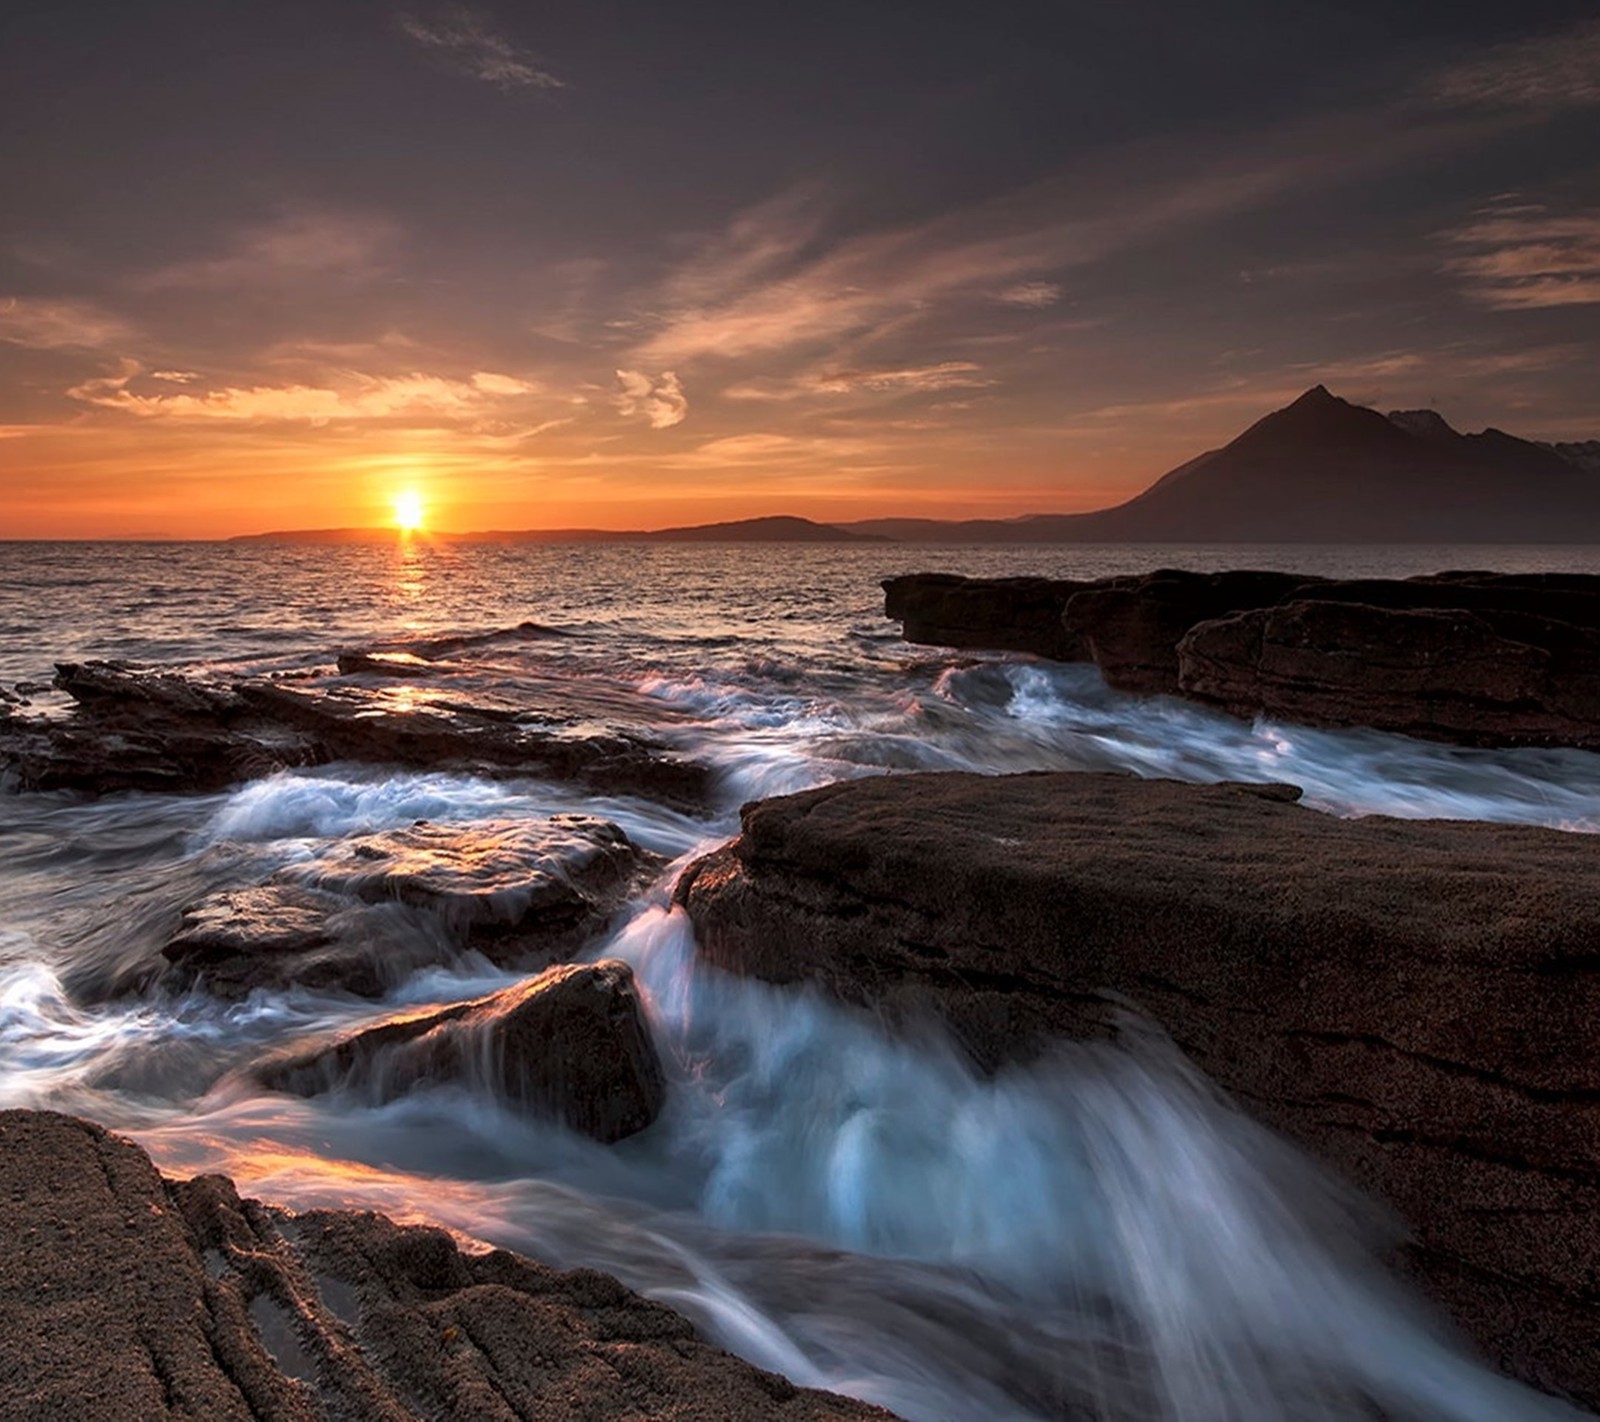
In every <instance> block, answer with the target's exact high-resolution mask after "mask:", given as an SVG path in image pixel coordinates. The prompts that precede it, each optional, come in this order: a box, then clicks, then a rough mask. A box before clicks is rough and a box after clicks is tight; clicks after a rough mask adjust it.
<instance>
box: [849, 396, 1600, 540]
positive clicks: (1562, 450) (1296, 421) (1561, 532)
mask: <svg viewBox="0 0 1600 1422" xmlns="http://www.w3.org/2000/svg"><path fill="white" fill-rule="evenodd" d="M1592 450H1593V446H1592V445H1585V444H1578V445H1563V446H1550V445H1543V444H1536V443H1534V442H1533V441H1531V440H1524V439H1518V438H1516V437H1515V436H1514V435H1509V434H1506V433H1505V432H1504V431H1503V430H1496V429H1488V430H1484V431H1483V432H1482V433H1480V434H1470V435H1464V434H1460V433H1458V432H1457V431H1456V430H1454V429H1452V428H1451V427H1450V426H1449V425H1448V424H1447V423H1446V422H1445V421H1444V420H1443V419H1441V418H1440V417H1439V416H1438V415H1437V414H1435V413H1434V412H1433V411H1431V410H1404V411H1396V412H1395V413H1394V414H1393V415H1391V416H1385V415H1381V414H1379V413H1378V412H1377V411H1376V410H1370V409H1367V408H1366V407H1364V406H1361V405H1352V404H1351V403H1350V402H1349V401H1347V400H1341V399H1339V398H1338V396H1336V395H1332V394H1330V393H1329V392H1328V390H1327V389H1326V388H1324V387H1323V386H1321V385H1318V386H1315V387H1313V388H1312V389H1310V390H1308V391H1306V393H1305V394H1304V395H1302V396H1301V397H1300V398H1299V399H1298V400H1296V401H1295V402H1294V403H1293V404H1291V405H1288V406H1286V407H1285V408H1284V409H1281V410H1277V411H1274V412H1273V413H1272V414H1270V415H1267V416H1266V417H1265V418H1264V419H1261V420H1258V421H1257V422H1256V423H1255V424H1253V425H1251V426H1250V428H1249V429H1247V430H1246V431H1245V432H1244V433H1243V434H1241V435H1240V436H1239V437H1238V438H1237V439H1235V440H1234V441H1233V442H1232V443H1230V444H1227V445H1224V446H1223V447H1222V448H1221V449H1214V450H1209V451H1207V452H1206V453H1205V454H1201V455H1198V456H1197V457H1196V458H1194V459H1191V460H1189V461H1188V462H1186V463H1184V464H1180V465H1179V466H1178V467H1177V468H1176V469H1174V470H1172V471H1171V472H1170V473H1168V474H1166V475H1164V476H1163V477H1162V478H1160V479H1158V480H1156V482H1155V483H1154V484H1152V485H1151V486H1150V487H1149V488H1148V489H1146V490H1145V491H1144V492H1143V493H1142V494H1139V495H1137V496H1136V497H1134V498H1132V499H1129V500H1128V501H1127V502H1126V503H1123V504H1118V505H1116V506H1115V507H1114V508H1109V509H1101V510H1098V511H1097V512H1094V513H1084V514H1038V515H1034V516H1032V517H1028V518H1019V519H974V520H967V521H965V522H952V523H947V522H941V521H935V520H926V519H868V520H865V521H862V522H859V523H851V524H847V525H845V526H846V527H848V528H850V529H852V530H855V531H857V532H862V533H876V534H880V535H884V536H887V537H890V538H897V539H907V540H917V541H927V542H941V543H964V542H972V543H1102V542H1103V543H1141V542H1148V543H1173V542H1178V543H1213V542H1214V543H1233V542H1241V543H1600V472H1597V470H1596V468H1595V467H1594V464H1593V462H1592V453H1591V451H1592Z"/></svg>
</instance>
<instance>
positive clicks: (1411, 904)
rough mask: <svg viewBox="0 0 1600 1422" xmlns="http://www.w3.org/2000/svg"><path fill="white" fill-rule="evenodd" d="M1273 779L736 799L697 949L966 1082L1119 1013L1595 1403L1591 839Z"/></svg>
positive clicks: (1595, 980) (1094, 1031) (1525, 1360)
mask: <svg viewBox="0 0 1600 1422" xmlns="http://www.w3.org/2000/svg"><path fill="white" fill-rule="evenodd" d="M1294 798H1295V794H1294V792H1293V790H1292V789H1285V788H1284V787H1259V786H1249V787H1239V786H1193V785H1181V784H1177V783H1175V782H1165V781H1142V780H1137V779H1133V778H1128V777H1122V776H1115V775H1088V774H1061V775H1055V774H1040V775H1023V776H1004V777H983V776H972V775H910V776H895V777H885V778H878V779H870V780H862V781H856V782H851V783H848V784H842V785H835V786H831V787H828V788H825V789H821V790H816V791H811V792H808V793H806V794H802V795H796V796H790V797H786V798H783V799H778V800H771V801H766V802H763V803H759V804H755V805H750V806H746V808H745V810H744V813H743V831H742V833H741V834H740V836H739V837H738V838H737V839H736V840H735V841H733V843H732V844H730V845H729V846H727V847H726V848H724V849H722V850H719V851H717V852H715V853H713V854H712V855H710V856H708V857H706V858H704V859H702V860H700V861H698V863H697V864H695V865H694V866H692V867H691V868H690V870H689V871H688V872H687V873H686V874H685V875H684V877H683V879H682V881H681V883H680V886H679V890H678V897H679V901H680V902H681V903H682V904H683V905H684V906H685V907H686V909H687V910H688V913H689V915H690V917H691V918H692V919H693V921H694V923H695V926H696V929H697V932H698V934H699V938H700V942H701V946H702V950H703V951H704V952H705V953H706V954H707V955H708V956H709V957H710V958H711V959H712V960H713V961H715V962H717V963H719V964H721V965H722V966H724V967H726V968H728V969H731V970H733V971H735V972H739V973H744V974H748V975H751V976H755V977H759V978H764V979H767V980H770V981H775V982H802V981H806V982H815V983H818V984H820V985H822V986H823V987H824V988H826V989H827V990H828V991H830V992H831V993H833V994H834V995H836V996H837V997H839V998H841V999H843V1000H845V1001H848V1002H852V1003H857V1004H861V1005H864V1006H867V1007H869V1008H870V1009H872V1010H873V1011H875V1012H877V1013H878V1014H880V1015H881V1016H883V1017H884V1018H885V1019H886V1020H888V1021H890V1022H898V1023H901V1024H909V1023H914V1022H915V1021H917V1020H919V1019H920V1018H922V1017H924V1016H932V1017H934V1018H936V1019H938V1020H940V1021H942V1022H943V1023H944V1024H945V1025H946V1026H948V1027H949V1028H950V1029H951V1030H952V1031H953V1032H954V1034H955V1035H956V1037H957V1038H958V1039H959V1040H960V1041H961V1042H962V1043H963V1044H964V1045H965V1046H966V1047H967V1049H968V1050H969V1051H970V1052H971V1053H972V1055H973V1056H974V1057H975V1059H976V1060H977V1061H978V1062H980V1063H981V1064H982V1065H983V1066H985V1067H986V1068H990V1069H994V1068H999V1067H1002V1066H1004V1065H1005V1064H1007V1063H1009V1062H1013V1061H1018V1060H1022V1059H1025V1058H1027V1057H1029V1056H1030V1055H1032V1054H1034V1053H1037V1052H1039V1051H1041V1050H1042V1049H1044V1047H1045V1046H1046V1044H1047V1043H1048V1042H1049V1041H1050V1040H1051V1039H1052V1038H1059V1037H1062V1036H1067V1037H1083V1036H1092V1035H1101V1034H1104V1033H1105V1032H1107V1031H1108V1030H1110V1027H1109V1025H1108V1024H1110V1023H1112V1022H1113V1021H1114V1019H1115V1017H1116V1015H1117V1014H1118V1013H1119V1012H1120V1011H1123V1010H1124V1009H1126V1008H1129V1007H1132V1008H1134V1009H1135V1010H1137V1012H1139V1013H1141V1014H1145V1015H1148V1017H1150V1018H1153V1019H1154V1020H1155V1021H1156V1022H1157V1023H1159V1025H1160V1026H1161V1027H1162V1028H1163V1029H1164V1030H1165V1031H1166V1032H1167V1033H1168V1034H1170V1036H1171V1037H1172V1039H1173V1040H1174V1042H1176V1044H1177V1045H1178V1046H1179V1047H1180V1048H1181V1049H1182V1050H1183V1051H1184V1052H1185V1053H1186V1054H1187V1055H1188V1056H1189V1057H1190V1058H1192V1059H1193V1060H1194V1061H1195V1062H1196V1063H1197V1064H1198V1065H1199V1066H1200V1067H1201V1068H1202V1069H1203V1070H1204V1071H1205V1072H1206V1073H1207V1074H1208V1075H1209V1076H1210V1077H1211V1078H1212V1079H1213V1080H1215V1081H1216V1082H1218V1083H1219V1084H1220V1085H1222V1086H1223V1087H1224V1088H1225V1089H1226V1090H1228V1091H1229V1092H1230V1093H1232V1094H1233V1095H1234V1096H1235V1097H1236V1098H1237V1099H1238V1100H1239V1102H1240V1103H1241V1104H1242V1105H1243V1106H1244V1107H1245V1108H1246V1109H1247V1110H1249V1111H1250V1112H1251V1113H1252V1114H1253V1115H1255V1116H1256V1117H1257V1118H1258V1119H1260V1120H1262V1121H1264V1122H1266V1123H1267V1124H1269V1125H1271V1126H1273V1127H1275V1128H1276V1129H1278V1130H1281V1131H1283V1132H1284V1133H1285V1134H1287V1135H1288V1136H1290V1137H1291V1138H1293V1139H1294V1140H1296V1141H1298V1142H1299V1143H1301V1144H1302V1145H1304V1146H1306V1147H1307V1148H1309V1149H1310V1150H1311V1151H1312V1152H1313V1153H1314V1154H1316V1155H1318V1156H1320V1157H1321V1158H1322V1159H1323V1160H1325V1161H1327V1162H1329V1163H1330V1164H1332V1165H1333V1166H1335V1167H1336V1168H1337V1169H1338V1170H1340V1171H1341V1172H1342V1173H1343V1174H1345V1175H1346V1176H1347V1177H1348V1178H1350V1179H1352V1180H1354V1181H1355V1182H1356V1183H1357V1184H1358V1185H1360V1186H1362V1187H1363V1188H1364V1189H1366V1190H1368V1191H1370V1192H1372V1193H1373V1194H1375V1195H1376V1196H1377V1197H1378V1198H1379V1199H1381V1200H1383V1201H1385V1202H1387V1203H1388V1204H1389V1205H1391V1206H1392V1207H1394V1208H1395V1209H1396V1210H1397V1212H1398V1213H1399V1214H1400V1215H1401V1216H1402V1217H1403V1219H1404V1220H1405V1221H1406V1223H1407V1225H1408V1226H1409V1227H1410V1228H1411V1229H1412V1230H1413V1231H1414V1232H1415V1240H1416V1242H1415V1244H1414V1246H1412V1247H1411V1248H1410V1249H1409V1250H1408V1252H1407V1254H1406V1256H1405V1259H1404V1260H1403V1261H1402V1262H1403V1263H1404V1264H1405V1266H1406V1267H1407V1268H1408V1269H1409V1270H1410V1271H1411V1272H1413V1273H1414V1274H1415V1275H1416V1277H1417V1278H1418V1279H1419V1280H1420V1282H1421V1283H1422V1284H1423V1285H1424V1286H1425V1287H1426V1288H1427V1289H1428V1290H1429V1291H1430V1292H1431V1293H1432V1294H1433V1296H1434V1297H1435V1298H1436V1299H1438V1300H1439V1301H1440V1302H1442V1303H1443V1304H1444V1305H1445V1306H1446V1307H1447V1308H1448V1310H1449V1311H1450V1312H1451V1313H1452V1314H1453V1315H1454V1317H1455V1318H1456V1320H1457V1321H1458V1323H1459V1324H1460V1325H1461V1326H1462V1327H1464V1328H1465V1329H1466V1330H1467V1332H1468V1333H1469V1334H1470V1335H1471V1336H1472V1337H1473V1338H1474V1339H1476V1340H1477V1342H1478V1344H1479V1346H1480V1347H1481V1348H1482V1349H1483V1350H1484V1352H1485V1354H1486V1355H1487V1356H1488V1357H1489V1358H1490V1360H1491V1361H1493V1362H1494V1363H1495V1364H1496V1365H1498V1366H1500V1367H1501V1368H1503V1369H1504V1370H1506V1371H1508V1372H1510V1373H1512V1374H1514V1375H1515V1376H1518V1377H1520V1378H1523V1379H1525V1380H1527V1381H1530V1382H1532V1383H1534V1384H1535V1385H1537V1386H1540V1387H1543V1388H1546V1389H1548V1390H1551V1391H1555V1392H1559V1393H1564V1394H1568V1395H1571V1396H1574V1397H1577V1398H1579V1399H1581V1400H1583V1401H1584V1402H1585V1403H1587V1404H1588V1405H1590V1406H1594V1405H1596V1404H1597V1403H1600V845H1597V843H1596V841H1595V839H1594V838H1593V837H1591V836H1586V835H1578V834H1563V833H1560V832H1557V831H1550V830H1542V829H1529V828H1521V827H1508V826H1499V825H1489V824H1479V823H1455V822H1439V821H1434V822H1418V821H1403V820H1391V819H1383V818H1377V817H1374V818H1369V819H1363V820H1353V821H1349V820H1339V819H1335V818H1333V817H1331V816H1328V815H1323V814H1319V813H1316V812H1314V811H1311V810H1307V809H1305V808H1302V807H1301V806H1299V805H1297V804H1295V803H1293V801H1294Z"/></svg>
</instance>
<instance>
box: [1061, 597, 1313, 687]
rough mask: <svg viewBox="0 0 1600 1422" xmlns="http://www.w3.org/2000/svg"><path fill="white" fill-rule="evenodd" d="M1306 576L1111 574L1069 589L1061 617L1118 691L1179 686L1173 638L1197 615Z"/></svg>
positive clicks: (1234, 607)
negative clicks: (1096, 582) (1103, 579)
mask: <svg viewBox="0 0 1600 1422" xmlns="http://www.w3.org/2000/svg"><path fill="white" fill-rule="evenodd" d="M1312 581H1315V580H1313V579H1309V578H1305V577H1301V576H1300V575H1298V574H1291V573H1263V572H1251V571H1248V570H1246V571H1240V572H1229V573H1187V572H1180V571H1177V570H1174V569H1164V570H1163V571H1161V572H1159V573H1149V574H1145V575H1141V576H1139V577H1130V578H1113V579H1108V580H1107V581H1106V582H1104V583H1102V584H1100V585H1098V586H1091V587H1087V588H1085V589H1083V590H1082V591H1079V592H1077V593H1075V594H1074V595H1073V596H1072V597H1071V598H1070V599H1069V600H1068V602H1067V605H1066V609H1065V612H1064V613H1063V620H1064V622H1065V625H1066V628H1067V630H1068V631H1069V632H1070V633H1072V634H1073V636H1075V637H1077V638H1078V639H1079V640H1080V641H1081V643H1082V645H1083V647H1084V648H1085V653H1086V656H1087V659H1088V660H1090V661H1092V662H1093V663H1094V664H1095V665H1096V666H1097V667H1099V668H1100V673H1101V675H1102V676H1104V677H1105V679H1106V682H1107V683H1108V684H1109V685H1111V686H1114V687H1115V688H1116V689H1117V690H1118V691H1134V692H1142V693H1164V694H1167V695H1176V694H1177V693H1178V691H1179V679H1178V643H1179V641H1181V640H1182V638H1183V636H1184V634H1185V633H1186V632H1188V631H1189V629H1190V628H1191V627H1193V626H1194V625H1195V624H1196V623H1197V622H1204V621H1205V620H1206V619H1208V618H1212V617H1220V616H1223V615H1224V614H1226V613H1230V612H1237V611H1239V610H1240V609H1241V608H1249V607H1266V606H1269V605H1271V604H1272V603H1276V602H1281V601H1282V600H1283V598H1284V597H1286V596H1287V595H1289V594H1291V593H1294V592H1297V591H1299V590H1300V589H1301V588H1303V587H1304V586H1305V585H1306V584H1307V583H1308V582H1312Z"/></svg>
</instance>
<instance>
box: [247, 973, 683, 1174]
mask: <svg viewBox="0 0 1600 1422" xmlns="http://www.w3.org/2000/svg"><path fill="white" fill-rule="evenodd" d="M258 1075H259V1077H260V1079H261V1080H262V1081H263V1082H264V1083H265V1084H266V1085H268V1086H270V1087H272V1088H274V1089H275V1090H282V1091H292V1092H294V1093H295V1094H296V1095H299V1096H314V1095H317V1094H318V1093H320V1092H323V1091H331V1090H335V1089H348V1090H355V1091H358V1092H360V1093H362V1094H364V1095H366V1096H368V1097H370V1098H372V1099H374V1100H376V1101H380V1102H381V1101H389V1100H392V1099H393V1098H395V1097H396V1096H400V1095H403V1094H404V1093H405V1092H407V1091H409V1090H411V1089H412V1088H413V1087H415V1086H418V1085H425V1084H427V1083H430V1082H450V1081H455V1082H462V1081H464V1082H467V1083H469V1084H481V1085H484V1086H487V1087H488V1088H489V1089H490V1090H492V1091H494V1092H495V1093H496V1094H497V1095H499V1096H500V1097H501V1098H502V1099H503V1100H505V1101H508V1102H510V1103H512V1104H513V1105H515V1106H518V1107H521V1108H523V1109H524V1110H526V1111H528V1112H530V1113H531V1114H534V1115H540V1116H548V1117H552V1118H554V1119H556V1120H559V1121H562V1122H564V1123H565V1124H567V1125H568V1126H571V1127H572V1129H573V1130H575V1131H582V1132H583V1133H584V1134H585V1135H589V1136H593V1137H594V1138H595V1139H596V1140H598V1141H602V1142H606V1143H608V1144H609V1143H610V1142H612V1141H618V1140H621V1139H622V1138H623V1137H624V1136H630V1135H632V1134H633V1133H634V1132H636V1131H642V1130H643V1129H644V1128H645V1127H646V1126H648V1125H649V1124H650V1123H651V1122H652V1121H653V1120H655V1118H656V1116H657V1115H658V1114H659V1113H660V1111H661V1106H662V1102H663V1101H664V1099H665V1097H666V1081H665V1078H664V1077H663V1075H662V1072H661V1061H660V1059H659V1058H658V1057H657V1055H656V1050H655V1047H654V1046H653V1045H652V1043H651V1041H650V1034H649V1030H648V1028H647V1027H646V1025H645V1020H644V1009H643V1006H642V1004H641V1003H640V1001H639V994H638V990H637V988H636V987H635V986H634V981H633V972H632V970H631V969H630V968H629V967H628V965H627V964H626V963H619V962H615V961H610V960H608V961H605V962H601V963H586V964H567V965H565V966H563V967H558V968H550V969H547V970H546V971H545V972H543V973H541V974H540V975H539V976H538V977H536V978H533V979H531V980H530V981H528V982H526V983H520V984H518V985H517V986H516V987H514V988H507V989H506V990H505V991H504V992H499V993H495V994H494V995H493V996H491V997H484V998H479V999H478V1000H477V1001H475V1002H464V1003H458V1004H456V1005H455V1006H453V1007H447V1008H443V1009H442V1010H440V1011H437V1012H426V1013H419V1014H414V1015H411V1016H406V1017H397V1018H393V1019H391V1020H390V1021H388V1022H384V1023H382V1024H380V1025H379V1026H377V1027H371V1028H368V1029H367V1030H366V1031H365V1032H358V1033H356V1034H355V1035H354V1036H352V1037H346V1038H344V1039H343V1040H341V1041H338V1042H335V1043H333V1044H332V1045H330V1046H326V1047H322V1048H319V1049H318V1050H316V1051H313V1052H310V1053H307V1054H303V1055H301V1056H297V1057H293V1058H290V1059H288V1060H285V1061H280V1062H275V1063H269V1064H268V1065H267V1066H265V1067H263V1068H261V1069H260V1071H259V1072H258Z"/></svg>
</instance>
